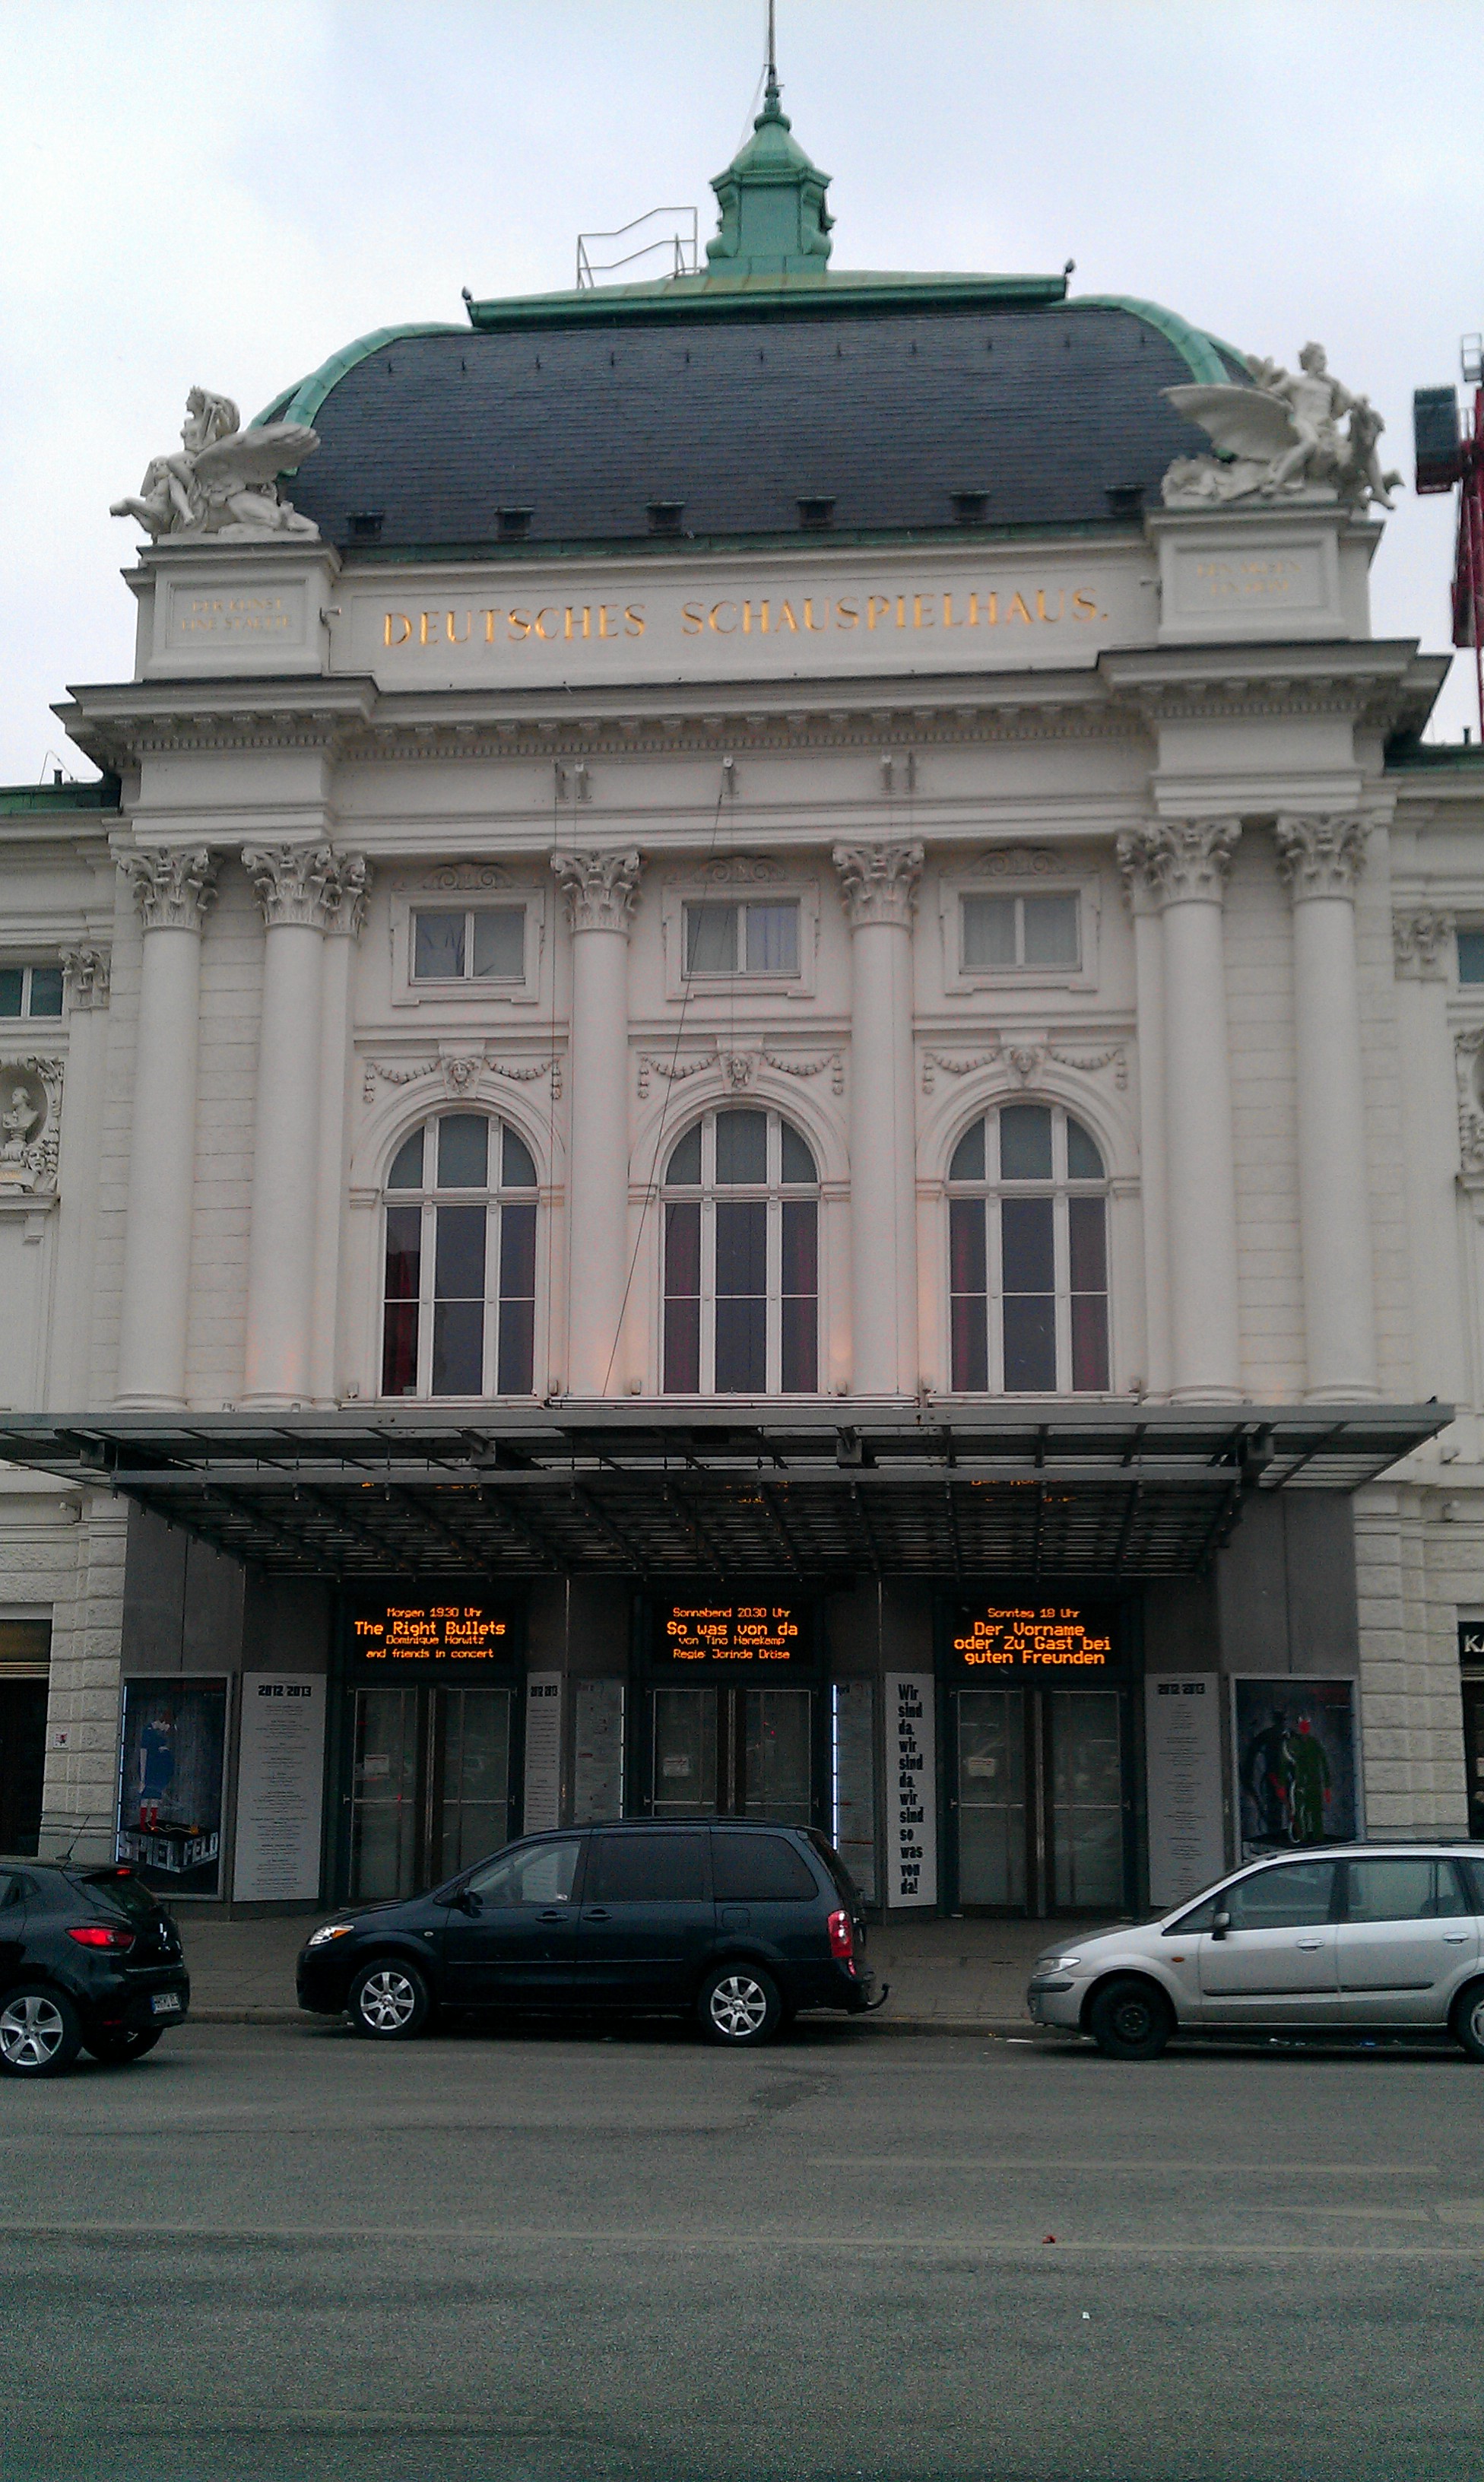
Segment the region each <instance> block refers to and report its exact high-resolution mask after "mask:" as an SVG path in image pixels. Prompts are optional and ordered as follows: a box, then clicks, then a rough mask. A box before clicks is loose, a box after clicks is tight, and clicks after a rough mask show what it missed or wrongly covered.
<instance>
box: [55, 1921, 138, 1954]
mask: <svg viewBox="0 0 1484 2482" xmlns="http://www.w3.org/2000/svg"><path fill="white" fill-rule="evenodd" d="M67 1937H68V1939H74V1940H76V1941H77V1944H78V1946H79V1947H108V1948H116V1949H117V1948H126V1947H132V1946H133V1945H134V1933H133V1932H132V1931H113V1930H105V1928H104V1926H103V1924H102V1923H101V1922H83V1923H82V1924H81V1925H80V1926H79V1928H78V1929H76V1930H69V1931H68V1932H67Z"/></svg>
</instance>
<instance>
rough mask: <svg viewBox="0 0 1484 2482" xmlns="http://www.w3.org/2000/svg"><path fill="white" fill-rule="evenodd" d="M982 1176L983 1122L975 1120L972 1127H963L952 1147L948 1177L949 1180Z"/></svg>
mask: <svg viewBox="0 0 1484 2482" xmlns="http://www.w3.org/2000/svg"><path fill="white" fill-rule="evenodd" d="M983 1177H984V1123H983V1122H982V1121H976V1122H975V1124H974V1126H973V1128H972V1129H965V1131H964V1133H963V1136H962V1137H961V1138H960V1139H959V1141H958V1144H957V1146H956V1147H955V1148H954V1149H953V1160H952V1162H951V1163H950V1166H949V1178H950V1180H982V1179H983Z"/></svg>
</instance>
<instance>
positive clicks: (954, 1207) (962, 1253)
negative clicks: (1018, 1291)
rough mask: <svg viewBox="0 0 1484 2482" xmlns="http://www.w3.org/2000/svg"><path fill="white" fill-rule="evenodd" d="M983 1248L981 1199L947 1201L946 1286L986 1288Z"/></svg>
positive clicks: (959, 1289)
mask: <svg viewBox="0 0 1484 2482" xmlns="http://www.w3.org/2000/svg"><path fill="white" fill-rule="evenodd" d="M985 1268H986V1257H985V1249H984V1201H983V1200H982V1199H980V1198H955V1199H952V1200H950V1204H949V1289H950V1292H955V1293H982V1292H984V1291H985V1290H986V1289H987V1280H986V1275H985Z"/></svg>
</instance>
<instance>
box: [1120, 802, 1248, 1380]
mask: <svg viewBox="0 0 1484 2482" xmlns="http://www.w3.org/2000/svg"><path fill="white" fill-rule="evenodd" d="M1239 832H1240V827H1239V823H1238V822H1237V820H1236V819H1161V820H1160V821H1159V823H1158V824H1157V825H1155V826H1153V827H1150V828H1146V829H1143V830H1141V831H1139V832H1137V833H1136V834H1135V835H1133V836H1131V837H1128V838H1126V839H1125V840H1124V856H1125V865H1124V866H1125V868H1126V869H1128V870H1131V871H1132V872H1133V873H1134V874H1135V875H1136V877H1137V879H1138V880H1139V881H1140V883H1141V884H1142V885H1143V887H1144V888H1145V889H1146V890H1147V892H1148V894H1149V895H1150V897H1151V898H1152V899H1153V900H1154V902H1155V903H1156V904H1158V906H1159V910H1160V916H1161V947H1162V951H1163V954H1162V981H1163V987H1164V1156H1165V1161H1164V1175H1165V1187H1166V1194H1167V1199H1168V1265H1169V1357H1170V1395H1171V1397H1172V1398H1173V1399H1174V1401H1175V1402H1176V1403H1192V1404H1199V1403H1227V1402H1231V1401H1234V1400H1235V1399H1237V1397H1239V1396H1240V1394H1241V1339H1240V1329H1239V1323H1238V1318H1237V1169H1236V1158H1235V1151H1234V1146H1233V1136H1232V1086H1231V1075H1230V1071H1229V1069H1228V1065H1227V1064H1228V1058H1229V1050H1228V1041H1227V1016H1226V963H1225V957H1224V953H1223V945H1222V901H1223V898H1224V895H1225V891H1226V879H1227V873H1228V871H1229V870H1230V868H1231V862H1232V854H1233V851H1234V849H1235V847H1236V844H1237V836H1238V834H1239Z"/></svg>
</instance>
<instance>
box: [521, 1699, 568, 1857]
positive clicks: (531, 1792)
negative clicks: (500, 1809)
mask: <svg viewBox="0 0 1484 2482" xmlns="http://www.w3.org/2000/svg"><path fill="white" fill-rule="evenodd" d="M560 1824H561V1675H560V1672H529V1673H528V1674H527V1675H526V1808H525V1829H524V1833H525V1834H526V1835H539V1834H540V1832H541V1830H542V1829H543V1828H547V1827H560Z"/></svg>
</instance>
